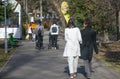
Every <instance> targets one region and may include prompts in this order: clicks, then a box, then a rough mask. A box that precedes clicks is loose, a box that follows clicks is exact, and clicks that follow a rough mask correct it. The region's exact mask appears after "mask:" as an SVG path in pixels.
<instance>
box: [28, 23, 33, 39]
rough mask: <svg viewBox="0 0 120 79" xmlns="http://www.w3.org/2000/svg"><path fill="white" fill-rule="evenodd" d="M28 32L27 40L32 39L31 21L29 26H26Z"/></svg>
mask: <svg viewBox="0 0 120 79" xmlns="http://www.w3.org/2000/svg"><path fill="white" fill-rule="evenodd" d="M28 34H29V40H31V41H33V36H32V35H33V29H32V23H30V26H29V27H28Z"/></svg>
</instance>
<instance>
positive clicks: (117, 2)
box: [110, 0, 120, 40]
mask: <svg viewBox="0 0 120 79" xmlns="http://www.w3.org/2000/svg"><path fill="white" fill-rule="evenodd" d="M110 3H111V5H112V7H113V9H114V12H115V14H116V29H117V40H120V0H110Z"/></svg>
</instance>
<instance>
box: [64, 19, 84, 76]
mask: <svg viewBox="0 0 120 79" xmlns="http://www.w3.org/2000/svg"><path fill="white" fill-rule="evenodd" d="M65 41H66V45H65V49H64V53H63V56H64V57H67V59H68V67H69V73H70V78H74V77H76V75H77V65H78V59H79V56H81V54H80V43H82V38H81V32H80V29H79V28H78V27H75V25H74V23H73V21H72V20H71V19H70V20H69V22H68V26H67V28H65Z"/></svg>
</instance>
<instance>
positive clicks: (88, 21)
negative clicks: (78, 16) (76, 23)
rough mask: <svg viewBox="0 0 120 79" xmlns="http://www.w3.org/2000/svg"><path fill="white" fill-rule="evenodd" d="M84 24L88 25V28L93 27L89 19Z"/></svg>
mask: <svg viewBox="0 0 120 79" xmlns="http://www.w3.org/2000/svg"><path fill="white" fill-rule="evenodd" d="M84 23H85V24H86V25H87V26H90V27H91V21H90V19H89V18H86V19H85V21H84Z"/></svg>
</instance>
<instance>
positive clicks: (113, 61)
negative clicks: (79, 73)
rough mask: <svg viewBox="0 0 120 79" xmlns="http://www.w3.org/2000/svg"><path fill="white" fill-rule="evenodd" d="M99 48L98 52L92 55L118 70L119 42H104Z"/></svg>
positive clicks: (119, 68)
mask: <svg viewBox="0 0 120 79" xmlns="http://www.w3.org/2000/svg"><path fill="white" fill-rule="evenodd" d="M99 50H100V52H99V54H98V55H95V54H94V56H95V57H96V58H97V59H99V60H100V61H102V62H104V63H106V65H107V66H110V67H112V68H114V69H115V70H117V71H118V72H120V42H111V43H104V44H102V46H100V47H99Z"/></svg>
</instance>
